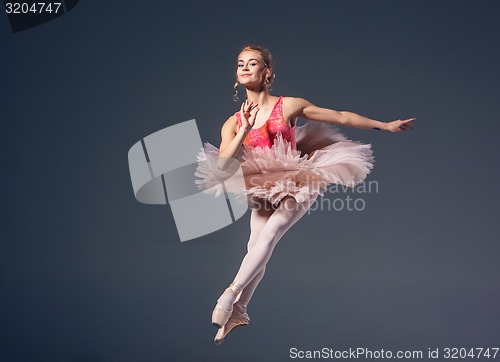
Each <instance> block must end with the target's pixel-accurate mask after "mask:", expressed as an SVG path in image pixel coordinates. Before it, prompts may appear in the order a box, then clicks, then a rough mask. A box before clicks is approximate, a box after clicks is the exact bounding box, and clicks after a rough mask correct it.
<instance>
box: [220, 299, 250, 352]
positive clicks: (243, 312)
mask: <svg viewBox="0 0 500 362" xmlns="http://www.w3.org/2000/svg"><path fill="white" fill-rule="evenodd" d="M249 323H250V317H249V316H248V313H247V304H246V303H245V302H243V301H240V300H238V301H237V302H236V303H234V305H233V312H232V313H231V317H230V318H229V320H228V321H227V323H226V324H225V325H224V326H222V328H219V330H218V331H217V334H216V335H215V339H214V342H215V343H216V344H221V343H222V342H223V341H224V338H226V337H227V335H228V334H229V333H230V332H231V331H232V330H233V329H235V328H237V327H243V326H246V325H248V324H249Z"/></svg>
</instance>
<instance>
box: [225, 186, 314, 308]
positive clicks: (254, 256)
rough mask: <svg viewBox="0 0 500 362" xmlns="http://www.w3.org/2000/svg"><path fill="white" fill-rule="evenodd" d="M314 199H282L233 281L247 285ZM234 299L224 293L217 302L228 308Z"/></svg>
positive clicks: (232, 295)
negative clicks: (303, 200)
mask: <svg viewBox="0 0 500 362" xmlns="http://www.w3.org/2000/svg"><path fill="white" fill-rule="evenodd" d="M315 200H316V196H314V197H311V198H310V199H309V200H308V201H306V202H302V203H298V202H297V201H295V199H294V198H292V197H290V196H288V197H286V198H285V199H283V201H282V202H281V203H280V205H279V206H278V208H277V209H276V210H275V211H274V212H273V214H272V215H271V216H270V217H269V219H268V221H267V222H266V224H265V226H264V227H263V228H262V230H261V231H260V234H259V236H258V238H257V241H256V242H255V245H254V246H253V247H252V248H251V249H250V250H249V251H248V253H247V254H246V255H245V257H244V258H243V261H242V263H241V266H240V269H239V271H238V273H237V274H236V277H235V278H234V283H237V284H238V285H239V286H241V287H242V288H245V287H247V286H248V285H249V283H250V282H251V281H252V279H254V278H255V277H256V276H257V275H258V273H259V272H261V271H262V269H263V268H264V267H265V265H266V264H267V262H268V261H269V259H270V258H271V255H272V252H273V250H274V247H275V246H276V244H277V243H278V241H279V240H280V239H281V237H282V236H283V235H284V234H285V232H286V231H287V230H288V229H290V228H291V227H292V226H293V225H294V224H295V223H296V222H297V221H298V220H299V219H300V218H301V217H302V216H303V215H304V214H305V213H306V212H307V210H308V209H309V208H310V207H311V205H312V204H313V203H314V201H315ZM257 284H258V283H257ZM254 290H255V288H254ZM252 293H253V291H252ZM234 300H235V295H234V294H230V293H224V294H222V295H221V297H220V298H219V300H218V303H219V305H220V306H221V307H222V308H224V309H227V310H230V309H231V308H232V304H233V302H234Z"/></svg>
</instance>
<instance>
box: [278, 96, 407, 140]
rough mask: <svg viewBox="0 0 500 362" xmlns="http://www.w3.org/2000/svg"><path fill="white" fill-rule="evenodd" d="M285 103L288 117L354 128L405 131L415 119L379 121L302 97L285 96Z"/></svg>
mask: <svg viewBox="0 0 500 362" xmlns="http://www.w3.org/2000/svg"><path fill="white" fill-rule="evenodd" d="M286 103H287V108H288V109H289V112H290V118H292V117H297V116H299V117H303V118H306V119H308V120H311V121H322V122H330V123H335V124H340V125H343V126H349V127H355V128H365V129H381V130H385V131H390V132H400V131H405V130H406V129H413V124H412V122H413V121H414V120H415V119H416V118H408V119H405V120H400V119H398V120H396V121H392V122H380V121H376V120H374V119H370V118H367V117H364V116H361V115H359V114H356V113H354V112H347V111H336V110H333V109H328V108H321V107H317V106H315V105H314V104H312V103H311V102H309V101H307V100H305V99H302V98H294V97H287V98H286Z"/></svg>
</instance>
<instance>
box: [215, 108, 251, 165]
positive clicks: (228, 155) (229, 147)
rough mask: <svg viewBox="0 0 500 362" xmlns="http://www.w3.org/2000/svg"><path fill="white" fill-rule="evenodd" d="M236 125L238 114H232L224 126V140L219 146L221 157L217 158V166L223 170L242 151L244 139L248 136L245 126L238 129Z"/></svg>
mask: <svg viewBox="0 0 500 362" xmlns="http://www.w3.org/2000/svg"><path fill="white" fill-rule="evenodd" d="M236 125H237V119H236V116H231V117H229V118H228V119H227V121H226V122H225V123H224V125H223V126H222V130H221V138H222V141H221V143H220V147H219V159H218V160H217V167H218V168H219V169H221V170H225V169H226V168H227V166H229V164H230V163H231V161H232V160H233V158H234V156H235V155H237V154H238V152H239V151H240V148H241V145H242V144H243V140H244V139H245V137H246V136H247V133H248V132H247V131H246V130H245V129H244V128H243V127H241V128H240V129H239V130H238V131H236V128H237V127H236Z"/></svg>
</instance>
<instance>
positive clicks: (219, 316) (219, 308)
mask: <svg viewBox="0 0 500 362" xmlns="http://www.w3.org/2000/svg"><path fill="white" fill-rule="evenodd" d="M241 289H242V288H241V285H240V284H238V283H235V282H233V283H231V285H230V286H229V287H228V288H227V289H226V290H225V291H224V293H222V295H221V296H220V297H219V299H218V300H217V305H216V306H215V309H214V311H213V313H212V324H213V325H214V326H216V327H217V328H222V327H223V326H224V325H225V324H226V323H227V321H228V320H229V318H230V317H231V314H232V312H233V303H234V300H235V299H236V297H237V295H238V294H239V293H240V292H241Z"/></svg>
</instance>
